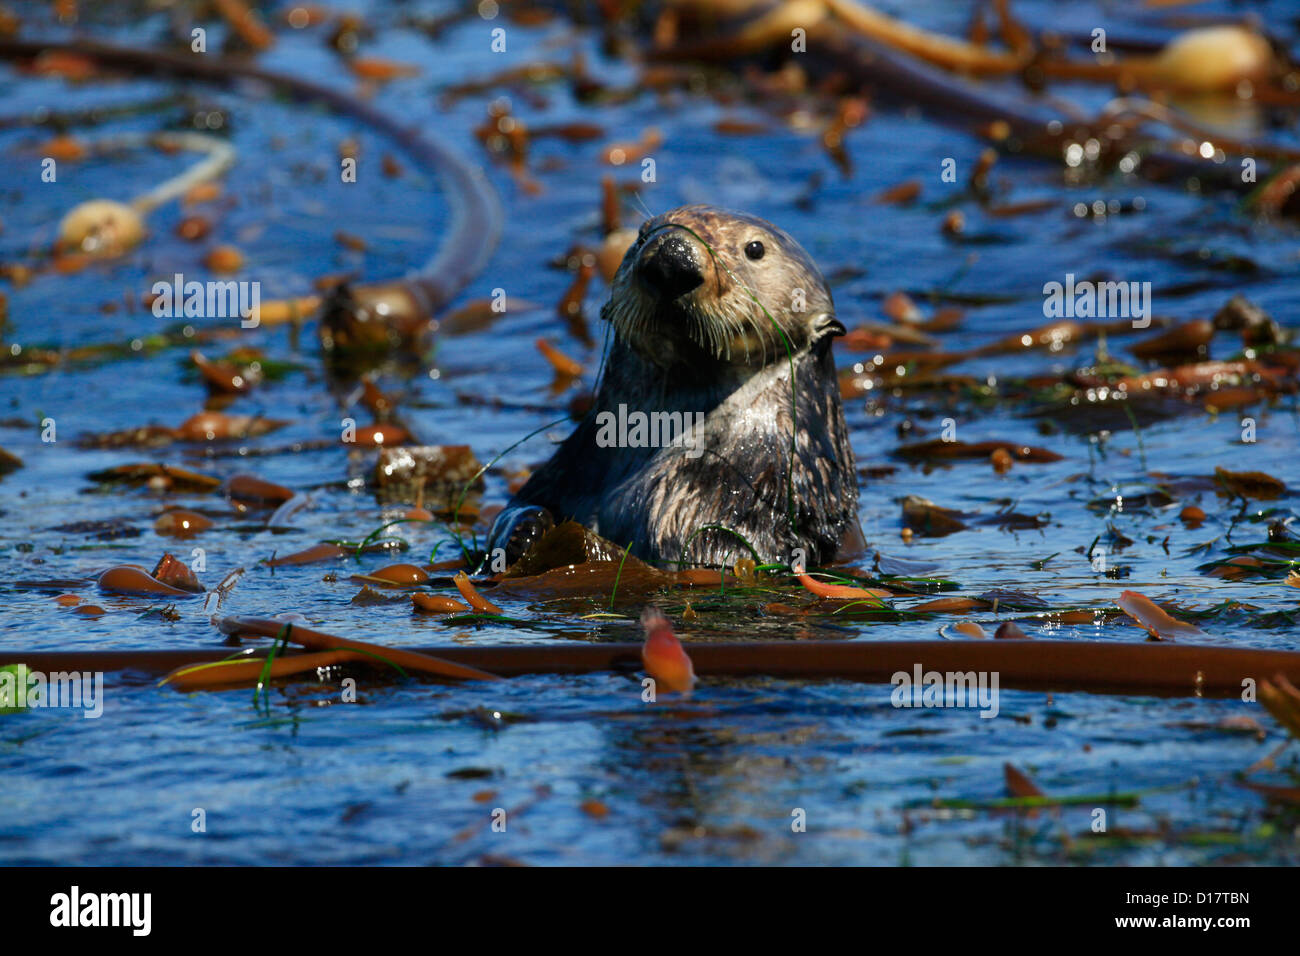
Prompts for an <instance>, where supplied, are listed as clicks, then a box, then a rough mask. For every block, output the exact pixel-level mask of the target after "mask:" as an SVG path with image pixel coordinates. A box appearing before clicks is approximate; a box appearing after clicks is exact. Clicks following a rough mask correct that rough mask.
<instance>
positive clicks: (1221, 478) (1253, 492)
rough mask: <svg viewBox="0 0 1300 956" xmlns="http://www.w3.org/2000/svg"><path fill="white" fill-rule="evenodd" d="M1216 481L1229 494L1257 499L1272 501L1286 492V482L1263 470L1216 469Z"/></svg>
mask: <svg viewBox="0 0 1300 956" xmlns="http://www.w3.org/2000/svg"><path fill="white" fill-rule="evenodd" d="M1214 481H1215V484H1217V485H1218V486H1219V487H1220V488H1221V489H1222V490H1224V491H1226V492H1227V493H1228V494H1231V495H1237V496H1238V497H1240V498H1254V499H1255V500H1256V501H1272V500H1274V499H1275V498H1281V497H1282V496H1283V495H1284V494H1286V484H1285V482H1282V481H1279V480H1278V479H1277V478H1274V477H1273V476H1272V475H1269V474H1265V473H1264V472H1262V471H1228V469H1226V468H1215V469H1214Z"/></svg>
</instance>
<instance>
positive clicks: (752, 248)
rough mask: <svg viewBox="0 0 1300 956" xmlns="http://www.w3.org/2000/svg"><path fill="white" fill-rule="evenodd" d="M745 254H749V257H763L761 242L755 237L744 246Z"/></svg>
mask: <svg viewBox="0 0 1300 956" xmlns="http://www.w3.org/2000/svg"><path fill="white" fill-rule="evenodd" d="M745 255H747V256H749V258H751V259H761V258H763V244H762V243H761V242H759V241H758V240H757V239H755V240H754V241H753V242H750V243H748V244H747V245H746V246H745Z"/></svg>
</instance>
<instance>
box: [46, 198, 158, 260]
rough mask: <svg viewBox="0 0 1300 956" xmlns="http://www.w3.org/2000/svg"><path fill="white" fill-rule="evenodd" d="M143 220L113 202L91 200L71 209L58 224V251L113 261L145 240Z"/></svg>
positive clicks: (132, 209) (125, 206) (123, 205)
mask: <svg viewBox="0 0 1300 956" xmlns="http://www.w3.org/2000/svg"><path fill="white" fill-rule="evenodd" d="M144 236H145V228H144V217H143V216H141V215H140V213H139V212H138V211H137V210H136V209H135V208H134V207H132V206H128V205H127V204H126V203H120V202H115V201H114V200H112V199H90V200H87V201H86V202H83V203H81V204H79V205H77V206H74V207H73V208H72V209H70V210H69V211H68V213H67V215H65V216H64V217H63V220H62V221H61V222H60V223H59V249H60V250H62V251H64V252H82V253H86V254H88V255H92V256H103V257H105V258H111V257H113V256H120V255H123V254H124V253H126V252H129V251H130V250H131V249H134V248H135V247H136V246H137V245H139V244H140V242H141V241H142V240H143V239H144Z"/></svg>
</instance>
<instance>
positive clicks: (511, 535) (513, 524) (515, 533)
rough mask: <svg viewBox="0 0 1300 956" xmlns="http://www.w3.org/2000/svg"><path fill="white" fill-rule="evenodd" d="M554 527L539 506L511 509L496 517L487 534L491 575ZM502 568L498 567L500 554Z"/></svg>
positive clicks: (518, 556) (552, 518) (503, 568)
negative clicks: (503, 556) (503, 560)
mask: <svg viewBox="0 0 1300 956" xmlns="http://www.w3.org/2000/svg"><path fill="white" fill-rule="evenodd" d="M554 527H555V518H554V517H553V516H552V515H551V513H550V512H549V511H547V510H546V509H545V508H543V507H542V506H541V505H513V506H511V507H509V508H506V509H505V511H503V512H501V513H500V514H499V515H497V519H496V521H494V522H492V530H491V532H489V534H488V561H489V563H490V565H491V567H492V570H493V571H504V570H505V568H508V567H510V566H511V565H513V564H514V563H515V562H516V561H518V560H519V559H520V558H522V557H523V556H524V555H525V554H526V553H527V552H528V549H529V548H531V547H532V546H533V544H534V542H536V541H537V539H539V538H540V537H541V536H542V535H544V534H546V532H548V531H550V530H551V529H552V528H554ZM503 551H504V554H505V566H504V567H497V564H498V562H499V559H500V556H501V553H502V552H503Z"/></svg>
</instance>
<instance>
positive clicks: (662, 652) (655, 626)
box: [641, 608, 695, 694]
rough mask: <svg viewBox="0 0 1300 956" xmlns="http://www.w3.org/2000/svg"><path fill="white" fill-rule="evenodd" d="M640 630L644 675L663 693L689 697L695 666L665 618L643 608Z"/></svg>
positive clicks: (653, 610) (652, 610)
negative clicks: (641, 629)
mask: <svg viewBox="0 0 1300 956" xmlns="http://www.w3.org/2000/svg"><path fill="white" fill-rule="evenodd" d="M641 626H642V627H643V628H645V632H646V637H645V643H644V644H642V645H641V661H642V663H643V664H645V669H646V673H647V674H649V675H650V676H651V677H652V678H654V681H655V685H656V686H657V687H659V688H660V689H662V690H665V691H668V692H670V693H679V694H689V693H690V692H691V689H692V688H693V687H694V686H695V665H693V664H692V663H691V659H690V657H689V656H688V655H687V653H686V650H685V648H683V647H682V642H681V641H679V640H678V639H677V635H676V634H674V633H673V629H672V626H671V625H670V624H669V623H668V620H667V618H665V617H664V616H663V615H662V614H661V613H659V611H657V610H655V609H654V608H646V610H645V612H644V613H643V614H642V615H641Z"/></svg>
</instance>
